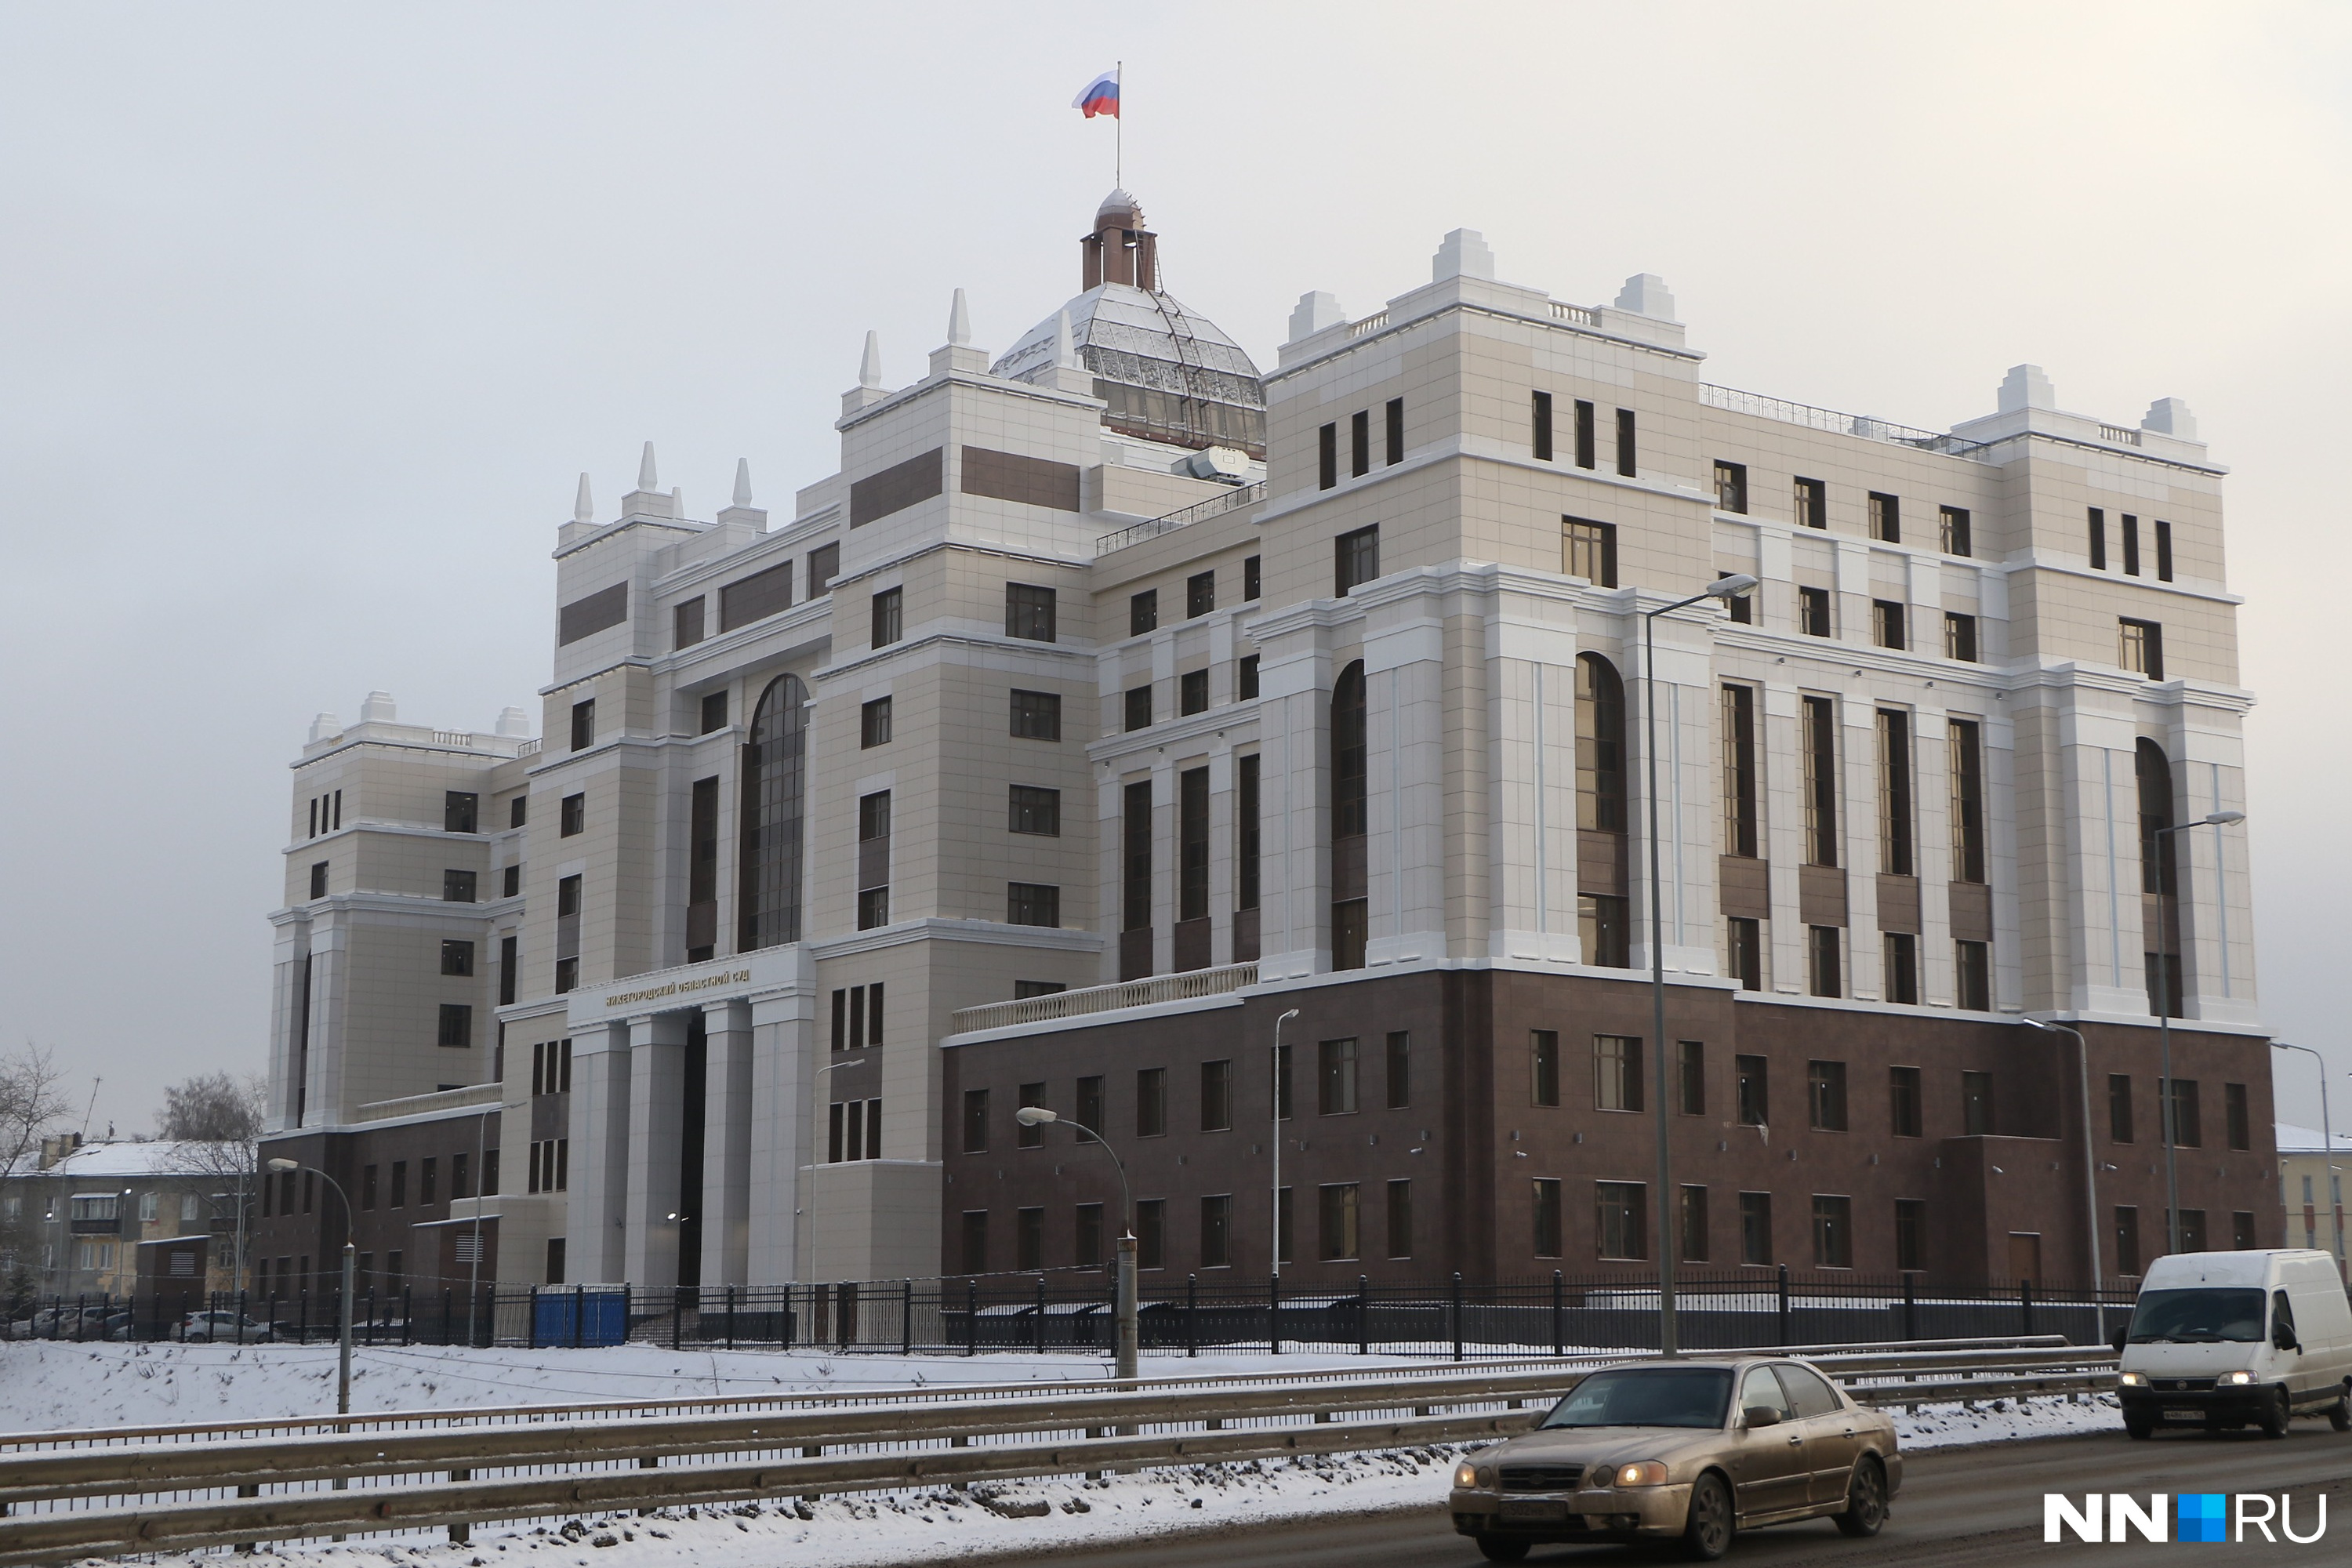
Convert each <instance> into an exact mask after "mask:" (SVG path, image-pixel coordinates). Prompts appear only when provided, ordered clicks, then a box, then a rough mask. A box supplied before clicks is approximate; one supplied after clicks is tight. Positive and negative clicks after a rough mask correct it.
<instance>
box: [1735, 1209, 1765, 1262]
mask: <svg viewBox="0 0 2352 1568" xmlns="http://www.w3.org/2000/svg"><path fill="white" fill-rule="evenodd" d="M1739 1261H1740V1262H1742V1263H1748V1264H1765V1265H1769V1264H1770V1263H1771V1261H1772V1194H1769V1193H1742V1194H1739Z"/></svg>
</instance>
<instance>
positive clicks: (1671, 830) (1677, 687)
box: [1625, 605, 1721, 974]
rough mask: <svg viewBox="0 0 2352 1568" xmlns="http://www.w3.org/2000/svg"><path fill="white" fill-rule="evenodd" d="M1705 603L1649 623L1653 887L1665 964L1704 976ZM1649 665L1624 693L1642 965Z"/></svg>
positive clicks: (1711, 692) (1713, 813) (1637, 947)
mask: <svg viewBox="0 0 2352 1568" xmlns="http://www.w3.org/2000/svg"><path fill="white" fill-rule="evenodd" d="M1707 614H1708V611H1707V607H1706V605H1692V606H1691V607H1690V608H1688V609H1686V610H1682V611H1678V612H1676V613H1675V615H1673V616H1660V617H1659V618H1658V626H1657V661H1658V663H1657V668H1656V670H1655V672H1654V673H1655V677H1656V679H1657V688H1656V694H1657V702H1658V710H1657V721H1656V731H1657V733H1656V740H1657V747H1658V822H1657V829H1658V831H1659V832H1660V834H1661V835H1662V837H1661V838H1660V839H1659V843H1658V883H1659V901H1660V906H1661V907H1660V910H1659V913H1660V916H1661V930H1662V931H1663V934H1664V939H1665V940H1664V947H1665V967H1666V968H1667V969H1669V970H1672V971H1675V972H1676V973H1683V974H1713V973H1716V970H1717V963H1716V924H1717V915H1718V910H1720V908H1721V898H1720V895H1719V894H1718V893H1717V889H1716V879H1717V863H1716V841H1717V818H1718V815H1719V812H1720V809H1721V808H1720V806H1719V805H1717V800H1718V797H1719V783H1718V774H1719V769H1718V767H1717V752H1716V746H1717V740H1716V732H1715V730H1716V712H1717V708H1718V706H1719V704H1718V703H1717V700H1716V697H1715V661H1714V627H1713V626H1712V624H1711V622H1710V621H1709V620H1707V619H1704V618H1699V617H1703V616H1706V615H1707ZM1652 673H1653V672H1652V671H1649V670H1646V669H1644V670H1641V671H1640V674H1641V677H1642V679H1641V680H1639V681H1629V682H1627V684H1626V690H1625V738H1626V740H1627V742H1629V744H1628V745H1627V746H1626V748H1625V754H1626V766H1627V769H1628V770H1629V771H1628V772H1627V773H1626V777H1625V795H1626V805H1627V817H1628V820H1629V821H1630V823H1631V824H1632V826H1633V836H1632V837H1631V839H1630V841H1629V842H1628V844H1627V846H1626V848H1627V853H1628V856H1629V861H1628V865H1627V871H1628V872H1629V885H1630V888H1631V890H1632V892H1633V898H1632V899H1631V900H1629V904H1628V907H1629V908H1630V910H1632V912H1633V966H1634V968H1636V969H1640V970H1646V969H1648V968H1649V966H1650V845H1649V839H1648V837H1647V836H1648V834H1649V833H1650V831H1651V825H1650V823H1649V822H1648V821H1647V820H1646V816H1645V814H1646V812H1647V809H1648V802H1649V786H1650V773H1649V754H1648V751H1647V747H1648V745H1649V743H1650V738H1651V735H1650V722H1651V721H1650V718H1649V713H1648V709H1647V704H1648V701H1649V699H1650V694H1651V689H1650V686H1649V680H1650V678H1651V675H1652Z"/></svg>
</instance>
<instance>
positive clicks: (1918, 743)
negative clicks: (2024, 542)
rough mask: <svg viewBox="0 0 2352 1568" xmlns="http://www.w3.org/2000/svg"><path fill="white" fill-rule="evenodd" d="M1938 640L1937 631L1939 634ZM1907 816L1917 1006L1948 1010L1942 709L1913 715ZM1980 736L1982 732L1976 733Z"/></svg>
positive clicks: (1953, 985)
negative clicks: (1913, 844)
mask: <svg viewBox="0 0 2352 1568" xmlns="http://www.w3.org/2000/svg"><path fill="white" fill-rule="evenodd" d="M1939 635H1940V630H1939ZM1911 725H1912V730H1911V757H1912V766H1911V778H1912V789H1911V814H1912V816H1913V818H1914V820H1915V821H1916V831H1917V834H1918V844H1917V848H1916V851H1915V854H1914V858H1913V862H1912V865H1913V868H1914V869H1915V870H1916V871H1917V872H1918V874H1919V1000H1920V1001H1921V1002H1923V1003H1926V1004H1927V1005H1932V1006H1937V1007H1948V1006H1951V1005H1953V1004H1954V1003H1955V1002H1956V1001H1957V1000H1958V995H1959V982H1958V977H1957V973H1956V970H1955V966H1954V963H1953V952H1952V837H1953V834H1954V833H1955V832H1956V830H1957V829H1956V826H1955V824H1954V823H1953V821H1952V729H1951V718H1950V715H1948V713H1946V712H1945V710H1943V709H1941V708H1927V707H1920V708H1915V709H1913V710H1912V712H1911ZM1979 732H1980V733H1981V731H1979Z"/></svg>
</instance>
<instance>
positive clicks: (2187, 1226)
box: [2180, 1209, 2206, 1252]
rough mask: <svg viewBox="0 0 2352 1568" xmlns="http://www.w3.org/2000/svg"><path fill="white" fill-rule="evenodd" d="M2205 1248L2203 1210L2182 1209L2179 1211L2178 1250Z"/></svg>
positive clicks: (2202, 1249) (2192, 1250)
mask: <svg viewBox="0 0 2352 1568" xmlns="http://www.w3.org/2000/svg"><path fill="white" fill-rule="evenodd" d="M2205 1249H2206V1247H2205V1211H2204V1210H2203V1209H2182V1210H2181V1211H2180V1250H2181V1251H2183V1252H2203V1251H2204V1250H2205Z"/></svg>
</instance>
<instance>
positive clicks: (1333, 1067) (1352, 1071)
mask: <svg viewBox="0 0 2352 1568" xmlns="http://www.w3.org/2000/svg"><path fill="white" fill-rule="evenodd" d="M1315 1085H1316V1088H1315V1112H1316V1114H1317V1115H1318V1116H1352V1115H1354V1114H1355V1113H1356V1042H1355V1041H1353V1040H1323V1041H1320V1042H1318V1044H1317V1046H1316V1073H1315Z"/></svg>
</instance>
